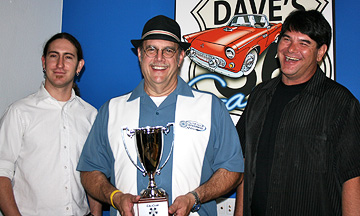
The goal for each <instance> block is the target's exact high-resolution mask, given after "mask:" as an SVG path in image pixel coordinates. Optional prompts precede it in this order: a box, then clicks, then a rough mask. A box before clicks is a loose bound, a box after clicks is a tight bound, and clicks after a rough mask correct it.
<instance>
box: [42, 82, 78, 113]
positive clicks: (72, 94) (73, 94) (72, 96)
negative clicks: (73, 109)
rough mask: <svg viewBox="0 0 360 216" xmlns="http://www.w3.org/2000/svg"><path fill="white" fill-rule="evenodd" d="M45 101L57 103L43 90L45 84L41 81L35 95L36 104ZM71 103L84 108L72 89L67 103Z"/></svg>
mask: <svg viewBox="0 0 360 216" xmlns="http://www.w3.org/2000/svg"><path fill="white" fill-rule="evenodd" d="M46 99H49V100H52V101H56V102H57V100H56V99H55V98H53V97H52V96H51V95H50V93H49V92H48V91H47V90H46V89H45V82H44V81H43V82H42V83H41V85H40V89H39V91H38V92H37V93H36V104H38V103H39V102H41V101H45V100H46ZM73 101H77V102H78V103H79V104H80V105H81V106H82V107H83V108H85V105H84V104H83V103H82V102H81V100H80V98H79V97H77V96H76V95H75V91H74V89H72V90H71V97H70V99H69V100H68V102H70V103H72V102H73Z"/></svg>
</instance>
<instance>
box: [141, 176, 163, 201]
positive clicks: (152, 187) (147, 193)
mask: <svg viewBox="0 0 360 216" xmlns="http://www.w3.org/2000/svg"><path fill="white" fill-rule="evenodd" d="M148 175H149V184H148V187H147V189H145V190H142V191H141V197H143V198H155V197H167V196H168V195H167V193H166V192H165V190H163V189H161V188H156V183H155V173H153V172H151V173H148Z"/></svg>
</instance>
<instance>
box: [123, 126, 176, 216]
mask: <svg viewBox="0 0 360 216" xmlns="http://www.w3.org/2000/svg"><path fill="white" fill-rule="evenodd" d="M172 125H173V123H169V124H167V126H166V127H163V126H156V127H149V126H148V127H143V128H137V129H132V130H130V129H128V128H127V127H124V128H123V130H122V132H123V134H122V138H123V143H124V147H125V150H126V153H127V155H128V157H129V158H130V160H131V162H132V164H133V165H134V166H136V168H138V170H140V171H141V172H142V174H143V176H146V175H148V176H149V184H148V187H147V189H144V190H142V191H141V193H140V196H141V199H140V201H139V202H138V203H136V204H135V205H134V212H135V215H139V216H143V215H151V216H155V215H156V216H168V215H169V213H168V206H169V202H168V195H167V193H166V192H165V190H163V189H162V188H157V187H156V183H155V174H158V175H160V171H161V169H162V168H163V167H164V166H165V164H166V163H167V161H168V160H169V158H170V155H171V152H172V149H173V145H174V142H173V143H172V146H171V150H170V152H169V154H168V156H167V158H166V160H165V162H164V164H163V165H162V166H160V168H159V165H160V161H161V158H162V153H163V145H164V134H165V135H166V134H168V133H169V131H170V126H172ZM124 131H126V133H127V135H128V136H129V137H130V138H134V141H135V147H136V152H137V156H138V158H139V161H140V164H141V166H142V167H140V166H138V165H137V163H136V162H134V160H133V159H132V158H131V156H130V154H129V152H128V149H127V145H126V143H125V138H124Z"/></svg>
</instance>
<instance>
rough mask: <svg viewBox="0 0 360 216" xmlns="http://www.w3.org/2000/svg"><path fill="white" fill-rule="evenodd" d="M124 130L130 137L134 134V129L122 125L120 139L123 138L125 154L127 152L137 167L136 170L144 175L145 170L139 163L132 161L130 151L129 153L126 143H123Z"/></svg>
mask: <svg viewBox="0 0 360 216" xmlns="http://www.w3.org/2000/svg"><path fill="white" fill-rule="evenodd" d="M125 130H126V134H127V135H128V136H129V137H130V138H131V137H133V136H134V134H135V131H134V130H130V129H129V128H128V127H123V128H122V130H121V136H122V140H123V144H124V147H125V151H126V154H127V155H128V157H129V158H130V161H131V163H132V164H134V166H135V167H136V168H138V170H140V171H141V172H142V174H143V176H146V174H147V171H146V170H145V168H141V167H140V166H139V165H137V164H136V163H135V162H134V161H133V159H132V158H131V156H130V153H129V151H128V149H127V146H126V144H125V138H124V131H125Z"/></svg>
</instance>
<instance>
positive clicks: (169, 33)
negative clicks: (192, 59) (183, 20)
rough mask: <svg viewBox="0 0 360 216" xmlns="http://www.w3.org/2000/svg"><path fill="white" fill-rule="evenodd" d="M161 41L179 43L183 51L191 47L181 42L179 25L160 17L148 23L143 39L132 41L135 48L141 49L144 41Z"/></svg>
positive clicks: (167, 18)
mask: <svg viewBox="0 0 360 216" xmlns="http://www.w3.org/2000/svg"><path fill="white" fill-rule="evenodd" d="M149 39H160V40H167V41H172V42H175V43H178V44H179V45H180V47H181V48H182V49H183V50H187V49H188V48H189V47H190V45H191V44H190V43H186V42H181V32H180V26H179V24H178V23H177V22H176V21H175V20H173V19H170V18H169V17H166V16H163V15H158V16H156V17H153V18H151V19H150V20H149V21H147V22H146V24H145V26H144V29H143V32H142V36H141V39H139V40H131V43H132V45H134V47H135V48H137V47H139V46H140V45H141V44H142V42H143V41H144V40H149Z"/></svg>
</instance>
